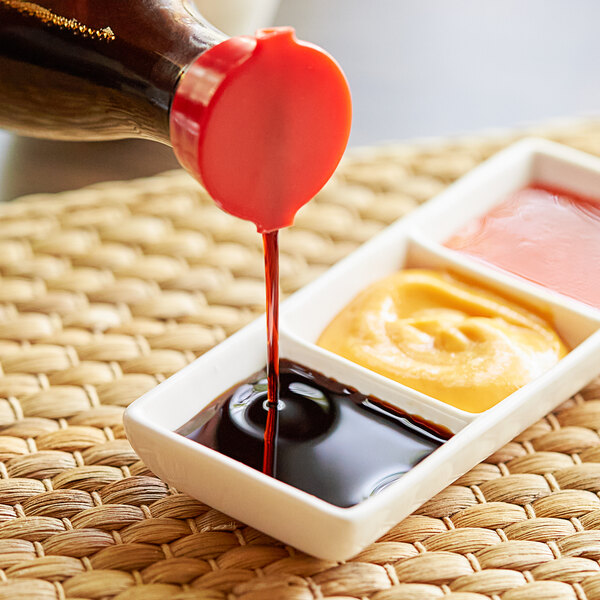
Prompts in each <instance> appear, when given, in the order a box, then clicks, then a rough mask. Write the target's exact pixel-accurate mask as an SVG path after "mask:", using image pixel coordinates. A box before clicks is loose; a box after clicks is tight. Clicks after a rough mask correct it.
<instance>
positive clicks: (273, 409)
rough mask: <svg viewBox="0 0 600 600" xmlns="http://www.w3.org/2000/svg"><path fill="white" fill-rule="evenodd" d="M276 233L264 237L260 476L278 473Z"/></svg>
mask: <svg viewBox="0 0 600 600" xmlns="http://www.w3.org/2000/svg"><path fill="white" fill-rule="evenodd" d="M278 233H279V232H278V230H275V231H270V232H267V233H263V249H264V255H265V286H266V292H267V294H266V299H267V394H268V395H267V398H268V400H267V403H268V408H269V411H268V413H267V423H266V426H265V436H264V453H263V468H262V470H263V473H265V474H267V475H270V476H271V477H275V476H276V473H277V433H278V429H279V411H278V404H279V241H278Z"/></svg>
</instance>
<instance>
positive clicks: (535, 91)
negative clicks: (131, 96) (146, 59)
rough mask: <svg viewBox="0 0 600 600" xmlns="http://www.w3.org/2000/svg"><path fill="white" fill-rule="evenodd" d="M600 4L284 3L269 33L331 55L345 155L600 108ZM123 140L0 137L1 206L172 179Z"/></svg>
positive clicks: (563, 0) (154, 150)
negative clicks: (292, 35) (345, 107)
mask: <svg viewBox="0 0 600 600" xmlns="http://www.w3.org/2000/svg"><path fill="white" fill-rule="evenodd" d="M599 20H600V3H598V2H596V1H595V0H579V2H578V3H577V10H573V5H572V3H570V2H569V1H568V0H528V2H521V1H519V0H489V1H488V2H478V1H477V0H453V2H451V3H450V2H446V1H445V0H403V1H401V2H399V1H398V0H376V1H374V2H371V3H368V5H367V4H366V3H364V2H362V1H361V0H304V1H303V2H295V1H294V0H283V1H282V4H281V7H280V10H279V13H278V15H277V17H276V24H292V25H294V26H295V27H296V29H297V31H298V34H299V36H300V37H303V38H305V39H309V40H311V41H314V42H315V43H317V44H320V45H322V46H323V47H324V48H326V49H327V50H329V51H330V52H331V53H332V54H333V55H334V56H336V58H337V59H338V60H339V61H340V63H341V64H342V66H343V67H344V69H345V71H346V73H347V75H348V78H349V81H350V84H351V87H352V90H353V98H354V126H353V132H352V136H351V140H350V143H351V145H354V146H356V145H365V144H374V143H379V142H381V141H385V140H391V139H394V140H399V139H407V138H412V137H420V136H438V135H447V134H453V133H459V132H466V131H474V130H480V129H482V128H489V127H511V126H514V125H518V124H522V123H525V122H530V121H541V120H546V119H548V118H550V117H559V116H566V115H569V116H572V115H584V114H591V113H593V112H594V111H596V110H597V109H598V107H599V106H600V78H599V77H597V70H596V64H595V57H597V56H598V53H599V51H600V38H599V37H598V35H597V23H598V22H599ZM176 166H177V163H176V161H175V159H174V157H173V155H172V153H171V151H170V150H169V149H168V148H166V147H162V146H160V145H158V144H152V143H149V142H142V141H137V140H134V141H132V140H127V141H122V142H110V143H79V144H73V143H59V142H49V141H39V140H31V139H24V138H17V137H15V136H12V135H10V134H9V133H6V132H0V199H1V200H8V199H11V198H14V197H16V196H19V195H22V194H26V193H32V192H38V191H61V190H67V189H75V188H78V187H81V186H83V185H85V184H87V183H92V182H96V181H106V180H113V179H131V178H134V177H140V176H145V175H151V174H154V173H157V172H160V171H163V170H166V169H170V168H174V167H176Z"/></svg>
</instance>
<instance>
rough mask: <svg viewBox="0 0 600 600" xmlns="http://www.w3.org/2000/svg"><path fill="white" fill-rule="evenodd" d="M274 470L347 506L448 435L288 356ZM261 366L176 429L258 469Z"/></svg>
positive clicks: (263, 400) (263, 392) (263, 398)
mask: <svg viewBox="0 0 600 600" xmlns="http://www.w3.org/2000/svg"><path fill="white" fill-rule="evenodd" d="M279 384H280V387H279V410H278V411H277V415H278V421H279V423H278V425H279V428H278V429H279V431H278V435H277V469H276V472H275V474H274V476H275V477H276V478H277V479H279V480H280V481H283V482H285V483H288V484H290V485H292V486H294V487H296V488H298V489H300V490H303V491H305V492H308V493H309V494H313V495H314V496H317V497H318V498H321V499H322V500H325V501H326V502H330V503H331V504H335V505H337V506H341V507H349V506H353V505H355V504H358V503H359V502H361V501H363V500H365V499H366V498H368V497H369V496H372V495H374V494H376V493H378V492H379V491H381V490H382V489H384V488H385V487H387V486H388V485H389V484H391V483H393V482H394V481H396V480H397V479H398V478H399V477H401V476H402V475H403V474H404V473H406V472H407V471H408V470H409V469H411V468H412V467H414V466H415V465H416V464H418V463H419V462H420V461H421V460H423V459H424V458H425V457H427V456H428V455H429V454H431V453H432V452H433V451H434V450H435V449H436V448H438V447H439V446H441V445H442V444H443V443H444V442H445V441H446V440H447V439H448V438H450V437H451V435H452V433H451V432H450V431H449V430H447V429H446V428H444V427H441V426H439V425H435V424H433V423H430V422H428V421H426V420H424V419H421V418H420V417H415V416H412V415H408V414H406V413H405V412H403V411H402V410H400V409H398V408H396V407H392V406H390V405H389V404H386V403H385V402H382V401H381V400H379V399H377V398H374V397H371V396H366V395H364V394H361V393H360V392H358V391H356V390H355V389H353V388H351V387H349V386H346V385H344V384H343V383H339V382H337V381H335V380H334V379H330V378H328V377H325V376H324V375H322V374H321V373H318V372H316V371H313V370H312V369H309V368H307V367H304V366H302V365H299V364H298V363H295V362H292V361H290V360H287V359H282V360H281V361H280V370H279ZM267 390H268V383H267V377H266V372H264V371H263V372H261V373H257V374H256V375H253V376H252V377H250V378H249V379H248V380H247V381H245V382H242V383H239V384H237V385H236V386H234V387H233V388H231V389H230V390H228V391H227V392H225V393H224V394H223V395H221V396H220V397H219V398H217V399H216V400H214V401H213V402H212V403H211V404H209V405H208V406H207V407H206V408H204V409H203V410H202V411H201V412H199V413H198V414H197V415H196V416H195V417H193V418H192V419H191V420H190V421H188V422H187V423H186V424H185V425H183V426H182V427H181V428H180V429H178V430H177V433H179V434H181V435H184V436H185V437H187V438H188V439H191V440H194V441H195V442H198V443H200V444H203V445H205V446H207V447H209V448H212V449H213V450H217V451H218V452H221V453H222V454H225V455H226V456H229V457H231V458H234V459H235V460H238V461H240V462H242V463H244V464H246V465H248V466H250V467H252V468H254V469H257V470H259V471H262V470H263V468H262V467H263V440H264V435H265V426H266V424H267V419H268V412H269V410H268V409H269V400H268V391H267Z"/></svg>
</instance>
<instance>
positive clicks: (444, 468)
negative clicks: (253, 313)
mask: <svg viewBox="0 0 600 600" xmlns="http://www.w3.org/2000/svg"><path fill="white" fill-rule="evenodd" d="M531 182H536V183H542V184H547V185H551V186H556V187H560V188H563V189H567V190H570V191H572V192H574V193H576V194H580V195H583V196H589V197H598V195H599V192H598V191H599V190H600V160H599V159H597V158H594V157H591V156H588V155H585V154H583V153H580V152H577V151H574V150H571V149H568V148H564V147H562V146H559V145H557V144H553V143H550V142H546V141H543V140H535V139H529V140H524V141H522V142H519V143H517V144H515V145H514V146H511V147H510V148H508V149H507V150H504V151H503V152H501V153H499V154H498V155H496V156H495V157H493V158H492V159H490V160H488V161H487V162H486V163H484V164H482V165H481V166H479V167H478V168H476V169H475V170H473V171H472V172H471V173H469V174H468V175H467V176H465V177H463V178H462V179H461V180H460V181H458V182H457V183H455V184H454V185H453V186H451V187H450V188H448V190H446V191H445V192H444V193H443V194H441V195H439V196H438V197H437V198H435V199H434V200H431V201H430V202H428V203H427V204H426V205H425V206H424V207H422V208H420V209H419V210H417V211H415V212H414V213H412V214H411V215H410V216H409V217H407V218H405V219H402V220H400V221H398V222H397V223H395V224H394V225H392V226H390V227H389V228H388V229H386V230H385V231H384V232H382V233H381V234H380V235H378V236H377V237H375V238H374V239H372V240H371V241H370V242H368V243H367V244H365V245H364V246H362V247H361V248H360V249H359V250H357V251H356V252H354V253H353V254H352V255H350V256H349V257H348V258H346V259H345V260H343V261H342V262H340V263H339V264H338V265H336V266H335V267H334V268H332V269H331V270H330V271H328V272H327V273H326V274H325V275H324V276H322V277H321V278H320V279H318V280H317V281H315V282H314V283H312V284H311V285H309V286H307V287H306V288H304V289H303V290H301V291H300V292H298V293H297V294H295V295H294V296H293V297H291V298H290V299H288V300H286V301H285V302H284V303H283V305H282V310H281V352H280V354H281V357H282V358H289V359H292V360H294V361H297V362H299V363H301V364H303V365H306V366H308V367H310V368H313V369H315V370H316V371H319V372H321V373H323V374H325V375H326V376H328V377H331V378H333V379H336V380H338V381H340V382H343V383H344V384H346V385H350V386H353V387H355V388H356V389H358V390H359V391H360V392H362V393H364V394H371V395H373V396H376V397H378V398H381V399H382V400H385V401H386V402H388V403H390V404H394V405H396V406H398V407H399V408H401V409H403V410H404V411H406V412H408V413H410V414H416V415H419V416H421V417H423V418H425V419H427V420H429V421H432V422H434V423H438V424H440V425H443V426H445V427H447V428H449V429H450V430H451V431H452V432H453V433H454V434H455V435H454V436H453V437H452V438H451V439H450V440H449V441H448V442H446V443H445V444H443V445H442V446H441V447H440V448H438V449H437V450H435V452H433V453H432V454H431V455H429V456H428V457H427V458H426V459H425V460H423V461H422V462H421V463H419V464H418V465H417V466H416V467H414V468H413V469H411V470H410V471H409V472H408V473H406V474H405V475H403V476H402V477H401V478H400V479H399V480H398V481H396V482H395V483H393V484H391V485H390V486H388V487H387V488H385V489H384V490H383V491H382V492H380V493H379V494H377V495H374V496H372V497H370V498H368V499H367V500H365V501H363V502H361V503H360V504H357V505H356V506H353V507H350V508H340V507H337V506H334V505H332V504H329V503H327V502H325V501H323V500H320V499H319V498H316V497H314V496H312V495H310V494H307V493H305V492H302V491H300V490H298V489H296V488H294V487H292V486H289V485H287V484H284V483H282V482H280V481H277V480H275V479H273V478H271V477H268V476H266V475H264V474H262V473H260V472H258V471H256V470H254V469H252V468H250V467H247V466H246V465H244V464H241V463H239V462H237V461H235V460H233V459H230V458H228V457H227V456H224V455H222V454H219V453H218V452H215V451H214V450H211V449H209V448H206V447H204V446H202V445H200V444H197V443H195V442H193V441H190V440H188V439H186V438H184V437H183V436H181V435H179V434H177V433H175V430H177V429H178V428H179V427H180V426H182V425H183V424H184V423H185V422H187V421H188V420H189V419H190V418H191V417H193V416H194V415H195V414H197V413H198V412H199V411H200V410H201V409H202V408H203V407H204V406H206V405H207V404H209V403H210V402H212V401H213V400H214V399H215V398H216V397H218V396H219V395H220V394H222V393H223V392H225V391H226V390H227V389H229V388H230V387H231V386H232V385H235V384H236V383H237V382H240V381H242V380H244V379H246V378H247V377H249V376H250V375H252V374H253V373H255V372H257V371H260V370H261V369H262V368H264V365H265V325H264V319H262V318H261V319H258V320H257V321H255V322H253V323H252V324H250V325H248V326H247V327H245V328H244V329H242V330H241V331H239V332H238V333H236V334H235V335H233V336H231V337H230V338H228V339H227V340H226V341H225V342H223V343H222V344H220V345H219V346H217V347H216V348H214V349H213V350H211V351H210V352H208V353H206V354H205V355H203V356H202V357H200V358H199V359H197V360H196V361H195V362H194V363H193V364H191V365H189V366H188V367H187V368H185V369H183V370H182V371H180V372H179V373H177V374H176V375H174V376H173V377H171V378H169V379H168V380H166V381H165V382H164V383H162V384H161V385H159V386H158V387H156V388H155V389H153V390H152V391H150V392H148V393H147V394H145V395H144V396H142V397H141V398H140V399H138V400H137V401H136V402H134V403H133V404H132V405H131V406H130V407H129V408H128V409H127V411H126V414H125V426H126V430H127V435H128V437H129V440H130V441H131V444H132V445H133V447H134V448H135V450H136V451H137V452H138V454H139V455H140V457H141V458H142V459H143V460H144V462H145V463H146V464H147V465H148V467H149V468H150V469H151V470H152V471H153V472H154V473H155V474H156V475H158V476H160V477H161V478H163V479H164V480H165V481H167V482H168V483H170V484H172V485H173V486H175V487H176V488H177V489H179V490H181V491H185V492H187V493H189V494H190V495H192V496H194V497H196V498H198V499H200V500H202V501H203V502H206V503H207V504H210V505H211V506H213V507H215V508H217V509H218V510H221V511H223V512H225V513H227V514H230V515H231V516H233V517H235V518H237V519H239V520H241V521H244V522H246V523H248V524H249V525H252V526H253V527H256V528H257V529H260V530H262V531H264V532H265V533H267V534H269V535H272V536H274V537H276V538H278V539H281V540H282V541H284V542H286V543H289V544H291V545H293V546H295V547H297V548H299V549H301V550H304V551H306V552H308V553H310V554H313V555H315V556H318V557H321V558H328V559H334V560H343V559H346V558H349V557H351V556H353V555H355V554H356V553H357V552H359V551H360V550H361V549H363V548H364V547H365V546H367V545H368V544H369V543H371V542H373V541H374V540H375V539H377V537H379V536H380V535H381V534H383V533H384V532H385V531H386V530H387V529H389V528H390V527H392V526H393V525H394V524H395V523H397V522H398V521H399V520H401V519H402V518H403V517H405V516H406V515H408V514H410V513H411V512H412V511H413V510H415V509H416V508H417V507H418V506H420V505H421V504H422V503H423V502H425V501H426V500H427V499H429V498H430V497H431V496H433V495H434V494H436V493H437V492H439V491H440V490H442V489H443V488H444V487H445V486H447V485H448V484H450V483H451V482H452V481H454V480H455V479H456V478H457V477H459V476H460V475H461V474H463V473H464V472H466V471H467V470H469V469H470V468H472V467H473V466H475V465H476V464H477V463H479V462H480V461H481V460H483V459H485V458H486V457H487V456H489V455H490V454H491V453H493V452H494V451H495V450H497V449H498V448H499V447H501V446H502V445H503V444H505V443H506V442H508V441H509V440H510V439H512V438H513V437H514V436H515V435H516V434H518V433H519V432H520V431H521V430H523V429H525V428H526V427H528V426H529V425H530V424H532V423H533V422H535V421H536V420H537V419H539V418H541V417H543V416H544V415H545V414H546V413H548V412H549V411H551V410H552V409H553V408H555V407H556V406H557V405H558V404H559V403H560V402H562V401H563V400H565V399H567V398H568V397H569V396H570V395H572V394H573V393H575V392H577V391H578V390H579V389H580V388H581V387H583V386H584V385H585V384H586V383H587V382H589V381H590V380H591V379H592V378H593V377H594V376H595V375H597V374H598V372H600V362H599V360H600V310H597V309H594V308H592V307H589V306H587V305H584V304H582V303H579V302H577V301H575V300H572V299H570V298H567V297H565V296H563V295H561V294H557V293H554V292H551V291H549V290H547V289H546V288H543V287H541V286H537V285H535V284H533V283H529V282H527V281H525V280H522V279H520V278H518V277H515V276H512V275H510V274H508V273H504V272H502V271H499V270H496V269H494V268H491V267H487V266H485V265H484V264H482V263H480V262H478V261H475V260H473V259H470V258H469V257H468V256H466V255H462V254H460V253H457V252H454V251H452V250H449V249H447V248H445V247H443V246H442V245H441V242H443V241H444V240H446V239H448V238H449V237H450V236H451V235H452V234H453V233H455V232H456V231H457V230H458V229H460V228H461V227H462V226H463V225H465V224H466V223H467V222H470V221H472V220H473V219H475V218H477V217H478V216H481V215H483V214H485V213H486V212H488V211H489V210H490V209H491V208H492V207H493V206H495V205H496V204H498V203H499V202H501V201H502V200H504V199H505V198H506V197H507V196H508V195H509V194H510V193H511V192H513V191H516V190H518V189H520V188H522V187H524V186H526V185H527V184H528V183H531ZM405 267H424V268H433V269H440V270H449V271H452V272H453V273H456V274H458V275H462V276H463V277H467V278H468V279H470V280H475V281H479V282H481V283H482V284H483V285H484V286H485V287H488V288H491V289H492V290H496V291H498V292H500V293H501V294H502V295H503V296H505V297H509V298H511V299H514V300H516V301H517V302H519V303H520V304H524V305H528V306H533V307H535V308H536V309H537V310H539V311H542V312H543V313H544V314H545V315H547V317H548V320H549V321H550V323H551V324H552V325H553V326H554V328H555V329H556V331H557V332H558V333H559V335H560V336H561V337H562V339H563V340H564V341H565V342H566V344H567V345H568V346H569V348H571V350H570V352H569V354H568V355H567V356H565V357H564V358H563V359H562V360H561V361H560V362H559V363H558V364H557V365H556V366H555V367H553V368H552V369H551V370H549V371H548V372H546V373H545V374H544V375H542V376H541V377H539V378H537V379H535V380H534V381H532V382H531V383H529V384H527V385H525V386H524V387H522V388H520V389H519V390H517V391H516V392H514V393H513V394H511V395H510V396H509V397H507V398H506V399H504V400H502V401H501V402H499V403H498V404H497V405H496V406H494V407H492V408H490V409H488V410H487V411H485V412H483V413H477V414H474V413H468V412H465V411H462V410H459V409H457V408H453V407H451V406H450V405H448V404H445V403H443V402H440V401H438V400H436V399H434V398H431V397H429V396H426V395H424V394H422V393H420V392H417V391H415V390H412V389H410V388H408V387H406V386H404V385H401V384H399V383H396V382H393V381H391V380H389V379H387V378H385V377H383V376H380V375H378V374H375V373H373V372H371V371H369V370H367V369H365V368H363V367H360V366H358V365H356V364H354V363H351V362H349V361H347V360H346V359H344V358H341V357H339V356H336V355H334V354H332V353H330V352H328V351H326V350H324V349H322V348H319V347H318V346H316V345H315V341H316V339H317V338H318V336H319V334H320V333H321V331H322V330H323V329H324V327H325V326H326V325H327V324H328V323H329V322H330V321H331V319H332V318H333V317H334V316H335V315H336V314H337V313H338V312H339V310H340V309H341V308H343V307H344V306H345V305H346V304H347V303H348V302H349V301H350V300H351V299H352V298H353V297H354V296H355V295H356V294H357V293H358V292H359V291H361V290H362V289H364V288H365V287H367V286H368V285H369V284H370V283H372V282H374V281H376V280H377V279H380V278H381V277H384V276H385V275H388V274H390V273H393V272H395V271H398V270H400V269H402V268H405ZM357 441H358V442H359V440H357Z"/></svg>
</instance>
